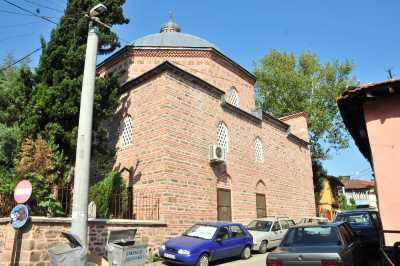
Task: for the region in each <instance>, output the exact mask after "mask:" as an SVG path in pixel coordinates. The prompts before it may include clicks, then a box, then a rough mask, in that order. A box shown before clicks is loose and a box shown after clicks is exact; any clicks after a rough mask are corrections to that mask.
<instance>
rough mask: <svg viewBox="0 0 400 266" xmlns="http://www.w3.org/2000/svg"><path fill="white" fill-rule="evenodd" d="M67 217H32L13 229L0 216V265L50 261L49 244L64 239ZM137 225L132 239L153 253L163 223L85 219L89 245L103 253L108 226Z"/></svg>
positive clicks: (160, 238) (35, 264)
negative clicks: (23, 224)
mask: <svg viewBox="0 0 400 266" xmlns="http://www.w3.org/2000/svg"><path fill="white" fill-rule="evenodd" d="M70 223H71V218H45V217H32V220H31V223H30V224H29V225H27V226H26V228H24V230H21V231H20V232H17V231H16V230H14V229H13V228H12V227H11V225H10V224H9V223H8V218H1V219H0V266H5V265H21V266H28V265H32V266H46V265H50V263H49V257H48V253H47V250H48V248H49V247H51V246H54V245H59V244H62V243H65V242H66V240H65V239H64V238H63V237H62V236H61V232H68V231H69V230H70ZM128 228H136V229H138V232H137V235H136V239H137V240H138V241H142V242H144V243H146V244H147V245H148V248H147V251H148V253H153V252H154V251H156V249H157V248H158V245H159V243H161V242H162V241H163V240H164V239H163V235H164V233H165V229H166V224H165V223H164V222H160V221H139V220H105V219H91V220H89V232H88V240H89V248H90V251H91V252H92V253H94V254H96V255H98V256H105V255H106V254H105V245H106V242H107V235H108V232H109V231H110V230H118V229H128Z"/></svg>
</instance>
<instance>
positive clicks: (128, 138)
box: [120, 116, 133, 147]
mask: <svg viewBox="0 0 400 266" xmlns="http://www.w3.org/2000/svg"><path fill="white" fill-rule="evenodd" d="M120 143H121V147H125V146H128V145H129V144H132V143H133V120H132V117H131V116H127V117H125V118H124V120H123V121H122V123H121V128H120Z"/></svg>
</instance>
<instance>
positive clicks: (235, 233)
mask: <svg viewBox="0 0 400 266" xmlns="http://www.w3.org/2000/svg"><path fill="white" fill-rule="evenodd" d="M252 245H253V237H252V236H251V234H250V233H249V232H248V231H247V230H246V228H245V227H244V226H243V225H242V224H237V223H227V222H213V223H198V224H195V225H193V226H192V227H191V228H190V229H189V230H187V231H186V232H185V233H183V234H182V236H180V237H176V238H173V239H171V240H168V241H166V242H165V243H164V244H163V245H162V246H161V247H160V257H161V258H163V259H164V260H165V261H166V262H172V263H174V264H180V265H196V266H208V265H209V263H210V261H215V260H220V259H224V258H228V257H236V256H240V257H241V258H242V259H248V258H250V256H251V248H252Z"/></svg>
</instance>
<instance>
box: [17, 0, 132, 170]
mask: <svg viewBox="0 0 400 266" xmlns="http://www.w3.org/2000/svg"><path fill="white" fill-rule="evenodd" d="M124 2H125V0H105V1H103V3H104V4H105V5H106V6H107V8H108V11H107V12H106V13H105V14H104V16H103V15H102V17H101V19H102V21H103V22H105V23H107V24H110V25H115V24H124V23H128V20H127V19H126V18H124V16H123V13H122V5H123V4H124ZM97 3H98V1H94V0H71V1H68V4H67V7H66V10H65V14H64V16H63V17H62V18H61V20H60V23H59V25H58V26H56V28H55V29H54V30H53V31H52V33H51V38H50V40H49V42H48V43H46V42H45V41H44V40H42V48H43V52H42V55H41V57H40V62H39V66H38V67H37V70H36V73H35V74H34V75H33V79H32V81H33V82H31V83H30V82H29V81H30V79H29V77H28V79H27V80H24V84H27V86H28V87H29V86H31V90H32V91H33V93H32V99H31V101H30V102H29V104H28V105H27V106H26V108H25V111H24V113H23V115H22V119H21V122H22V123H21V128H22V133H23V136H24V137H25V138H27V137H29V136H32V137H33V138H34V139H35V138H36V137H38V136H39V135H40V136H42V137H43V138H44V139H46V140H47V141H48V142H51V143H54V144H56V145H57V147H58V148H59V149H60V150H62V151H63V153H64V155H65V157H66V158H67V160H68V162H69V164H70V165H73V164H74V160H75V150H76V139H77V128H78V120H79V107H80V95H81V87H82V75H83V67H84V59H85V51H86V41H87V32H88V19H87V18H85V16H84V14H85V13H87V12H88V11H89V10H90V8H91V7H93V6H94V5H95V4H97ZM99 31H100V42H99V51H100V53H101V54H107V53H110V52H112V51H114V50H115V49H116V48H117V47H118V46H119V42H118V38H117V36H116V35H115V34H114V33H112V32H111V31H110V30H109V29H106V28H104V27H99ZM119 89H120V86H119V82H118V79H117V78H116V77H113V76H107V77H104V78H98V79H97V80H96V91H95V102H94V112H93V114H94V117H93V130H94V139H96V137H97V136H98V135H99V132H100V131H104V130H106V129H105V128H102V127H101V122H102V121H104V120H106V119H107V118H109V117H111V115H112V114H113V112H114V111H115V109H116V107H117V105H118V99H119V92H120V91H119ZM95 143H97V144H99V145H102V143H99V141H96V142H95ZM97 151H98V149H97V148H96V147H94V153H96V152H97Z"/></svg>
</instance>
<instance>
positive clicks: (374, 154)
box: [337, 79, 400, 245]
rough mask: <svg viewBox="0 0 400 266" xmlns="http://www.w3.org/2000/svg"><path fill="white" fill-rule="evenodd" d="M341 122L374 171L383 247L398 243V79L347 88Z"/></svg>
mask: <svg viewBox="0 0 400 266" xmlns="http://www.w3.org/2000/svg"><path fill="white" fill-rule="evenodd" d="M337 103H338V106H339V110H340V113H341V115H342V117H343V121H344V123H345V125H346V127H347V129H348V130H349V132H350V134H351V136H352V137H353V138H354V141H355V143H356V144H357V146H358V148H359V149H360V151H361V153H362V154H363V155H364V156H365V157H366V158H367V159H368V160H369V162H370V164H371V167H372V169H373V171H374V176H375V182H376V191H377V199H378V207H379V212H380V216H381V220H382V224H383V229H384V230H390V231H391V232H393V231H398V233H386V234H385V242H386V245H393V244H394V243H395V242H397V241H399V242H400V197H399V188H400V134H399V133H400V79H391V80H387V81H383V82H377V83H368V84H364V85H361V86H358V87H355V88H350V89H348V90H347V91H346V92H344V93H343V94H342V96H341V97H340V98H339V99H338V100H337Z"/></svg>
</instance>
